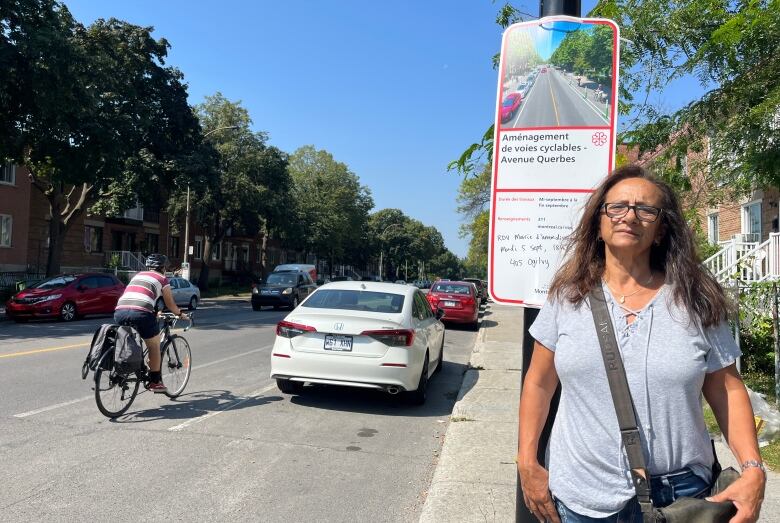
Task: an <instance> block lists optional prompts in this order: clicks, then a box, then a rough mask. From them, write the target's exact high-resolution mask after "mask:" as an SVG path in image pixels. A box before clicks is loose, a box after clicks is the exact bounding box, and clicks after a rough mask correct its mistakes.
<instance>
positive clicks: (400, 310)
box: [271, 282, 444, 404]
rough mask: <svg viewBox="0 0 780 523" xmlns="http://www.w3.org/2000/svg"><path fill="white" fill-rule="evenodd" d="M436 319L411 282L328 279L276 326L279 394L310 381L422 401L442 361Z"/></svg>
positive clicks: (274, 373)
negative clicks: (430, 380)
mask: <svg viewBox="0 0 780 523" xmlns="http://www.w3.org/2000/svg"><path fill="white" fill-rule="evenodd" d="M439 314H440V313H439ZM438 316H439V315H438V314H436V313H434V312H433V311H432V310H431V308H430V306H429V305H428V303H427V302H426V301H425V297H424V295H423V294H422V292H420V290H419V289H415V288H414V287H411V286H400V285H395V284H392V283H380V282H337V283H328V284H326V285H323V286H322V287H320V288H319V289H317V290H316V291H315V292H314V293H313V294H312V295H311V296H310V297H309V299H307V300H306V301H305V302H303V303H301V306H300V307H298V308H297V309H295V310H294V311H293V312H291V313H290V314H289V315H287V317H286V318H285V319H284V320H283V321H281V322H279V324H278V325H277V326H276V341H275V343H274V347H273V350H272V355H271V378H272V379H275V380H276V384H277V386H278V387H279V390H281V391H282V392H284V393H286V394H298V393H300V392H302V389H303V385H304V383H305V382H310V383H321V384H328V385H345V386H351V387H360V388H371V389H378V390H384V391H386V392H388V393H390V394H399V393H403V394H404V395H405V396H406V397H407V399H408V400H409V401H410V402H412V403H415V404H422V403H424V402H425V399H426V394H427V386H428V379H429V378H430V377H431V376H432V375H433V373H434V372H436V371H438V370H440V369H441V367H442V362H443V354H444V325H443V324H442V323H441V321H439V318H438Z"/></svg>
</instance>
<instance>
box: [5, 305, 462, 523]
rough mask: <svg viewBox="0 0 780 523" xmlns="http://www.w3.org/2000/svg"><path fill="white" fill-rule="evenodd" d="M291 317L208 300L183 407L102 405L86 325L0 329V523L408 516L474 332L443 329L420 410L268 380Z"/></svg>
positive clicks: (426, 478)
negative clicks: (108, 413)
mask: <svg viewBox="0 0 780 523" xmlns="http://www.w3.org/2000/svg"><path fill="white" fill-rule="evenodd" d="M285 314H286V313H285V312H284V311H278V312H276V311H271V310H265V311H263V312H253V311H252V310H251V309H250V306H249V303H248V302H212V303H205V304H204V306H203V307H202V308H201V309H200V310H198V313H197V315H196V319H197V326H196V328H195V329H193V330H191V331H189V332H188V333H186V334H185V336H186V337H187V339H188V340H189V342H190V345H191V346H192V350H193V372H192V378H191V380H190V382H189V385H188V386H187V390H186V391H185V393H184V394H183V395H182V396H181V397H180V398H178V399H177V400H175V401H174V400H169V399H168V398H165V397H161V396H155V395H153V394H151V393H142V394H141V395H139V397H138V398H137V399H136V401H135V403H134V404H133V406H132V407H131V408H130V411H129V412H128V414H127V415H126V416H124V417H122V418H119V419H118V420H116V421H111V420H108V419H107V418H105V417H103V416H102V415H101V414H100V413H99V412H98V410H97V407H96V406H95V402H94V399H93V392H92V390H91V385H92V384H91V382H90V381H89V379H88V380H87V381H82V380H81V377H80V367H81V363H82V361H83V359H84V356H85V354H86V351H87V344H88V343H89V341H90V339H91V334H92V332H93V331H94V330H95V328H96V327H97V326H98V325H99V324H100V323H103V322H105V321H109V320H108V318H99V319H88V320H82V321H77V322H74V323H69V324H63V323H58V322H32V323H28V324H22V325H16V324H13V323H10V322H4V323H0V417H1V418H2V429H0V457H1V459H2V462H3V467H2V469H0V484H1V485H3V488H2V489H0V514H2V516H0V519H1V520H3V521H25V522H26V521H52V520H55V521H83V520H87V519H90V520H98V521H100V520H118V519H134V520H144V521H162V520H174V521H250V520H251V521H303V520H307V521H417V519H418V517H419V512H420V509H421V507H422V503H423V501H424V499H425V494H426V490H427V489H428V486H429V483H430V479H431V476H432V473H433V469H434V467H435V463H436V459H437V455H438V452H439V451H440V449H441V446H442V435H443V434H444V432H445V430H446V427H447V423H448V420H449V415H450V413H451V412H452V407H453V404H454V402H455V399H456V395H457V392H458V389H459V387H460V384H461V381H462V376H463V372H464V371H465V368H466V363H467V361H468V358H469V355H470V353H471V350H472V347H473V344H474V341H475V339H476V335H477V333H476V332H472V331H468V330H463V329H458V328H449V327H448V329H447V335H446V336H447V337H446V344H445V363H444V368H443V372H441V373H439V374H438V375H435V376H434V377H433V378H432V381H431V382H430V385H429V398H428V402H427V403H426V404H425V405H424V406H422V407H411V406H406V405H404V404H402V403H399V402H398V401H395V400H394V399H393V398H391V397H389V396H387V395H384V394H382V393H379V392H375V391H370V390H362V389H349V388H339V387H307V389H306V390H305V392H304V394H302V395H301V396H297V397H290V396H284V395H282V394H281V393H280V392H279V391H278V389H277V388H276V385H275V383H274V382H272V381H271V380H270V379H269V377H268V375H269V367H270V347H271V344H272V341H273V337H274V326H275V324H276V322H277V321H279V320H280V319H282V318H283V317H284V316H285Z"/></svg>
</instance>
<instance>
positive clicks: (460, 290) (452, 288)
mask: <svg viewBox="0 0 780 523" xmlns="http://www.w3.org/2000/svg"><path fill="white" fill-rule="evenodd" d="M431 292H443V293H446V294H471V290H470V287H469V286H468V285H463V284H460V285H458V284H457V283H437V284H436V285H434V286H433V289H431Z"/></svg>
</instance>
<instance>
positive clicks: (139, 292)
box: [114, 254, 186, 393]
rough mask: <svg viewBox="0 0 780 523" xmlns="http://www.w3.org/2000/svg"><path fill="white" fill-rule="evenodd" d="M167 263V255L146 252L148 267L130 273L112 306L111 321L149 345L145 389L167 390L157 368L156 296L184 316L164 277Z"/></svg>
mask: <svg viewBox="0 0 780 523" xmlns="http://www.w3.org/2000/svg"><path fill="white" fill-rule="evenodd" d="M167 266H168V257H167V256H165V255H163V254H150V255H149V257H148V258H146V268H147V269H148V270H146V271H142V272H139V273H138V274H136V275H135V276H133V279H132V280H130V283H128V284H127V287H125V292H124V293H123V294H122V296H121V297H120V298H119V301H118V302H117V304H116V309H115V310H114V322H116V323H118V324H120V325H131V326H132V327H134V328H135V329H136V330H137V331H138V334H140V335H141V337H142V338H143V339H144V343H146V347H147V348H148V349H149V383H150V384H149V390H151V391H152V392H154V393H164V392H166V390H167V389H166V388H165V385H164V384H163V382H162V373H161V372H160V365H161V358H160V338H159V334H160V325H159V323H158V322H157V316H156V313H155V305H156V303H157V300H158V299H159V298H160V297H161V296H162V299H163V301H164V302H165V306H166V307H168V310H170V311H171V312H173V313H174V314H176V315H177V316H178V317H180V318H181V317H182V316H183V317H185V318H186V315H185V314H184V313H183V312H182V310H181V309H180V308H179V307H178V306H177V305H176V303H175V302H174V300H173V294H172V293H171V285H170V282H169V281H168V278H166V277H165V269H166V267H167Z"/></svg>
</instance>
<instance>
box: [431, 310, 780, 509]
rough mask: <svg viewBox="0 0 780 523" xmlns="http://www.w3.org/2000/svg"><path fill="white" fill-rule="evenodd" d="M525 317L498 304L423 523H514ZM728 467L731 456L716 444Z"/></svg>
mask: <svg viewBox="0 0 780 523" xmlns="http://www.w3.org/2000/svg"><path fill="white" fill-rule="evenodd" d="M523 330H524V328H523V309H521V308H519V307H509V306H506V305H499V304H495V303H492V304H490V305H489V306H488V308H487V311H486V312H485V316H484V318H483V321H482V328H481V329H480V331H479V334H478V336H477V342H476V344H475V345H474V351H473V353H472V356H471V360H470V365H469V369H468V370H467V371H466V374H465V376H464V379H463V384H462V385H461V389H460V392H459V393H458V401H457V402H456V403H455V407H454V408H453V412H452V418H451V422H450V424H449V426H448V428H447V433H446V435H445V437H444V447H443V448H442V452H441V457H440V458H439V462H438V464H437V467H436V471H435V472H434V475H433V480H432V482H431V487H430V489H429V491H428V496H427V498H426V500H425V504H424V506H423V510H422V514H421V515H420V521H421V522H426V523H427V522H435V523H441V522H445V521H446V522H460V521H463V522H472V521H475V522H476V521H480V522H484V521H490V522H496V521H500V522H513V521H515V500H516V489H517V485H516V483H517V475H516V470H517V469H516V464H515V454H516V453H517V420H518V405H519V399H520V373H521V367H522V346H521V343H522V335H523ZM716 448H717V452H718V456H719V458H720V461H721V463H722V464H723V466H724V467H728V466H734V467H735V468H738V467H736V461H735V459H734V457H733V455H732V454H731V451H730V450H729V449H728V447H727V446H726V445H724V444H723V443H721V442H720V441H717V442H716ZM759 521H761V522H767V523H780V474H778V473H777V472H770V473H769V474H768V481H767V489H766V497H765V500H764V505H763V509H762V511H761V518H760V520H759Z"/></svg>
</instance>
